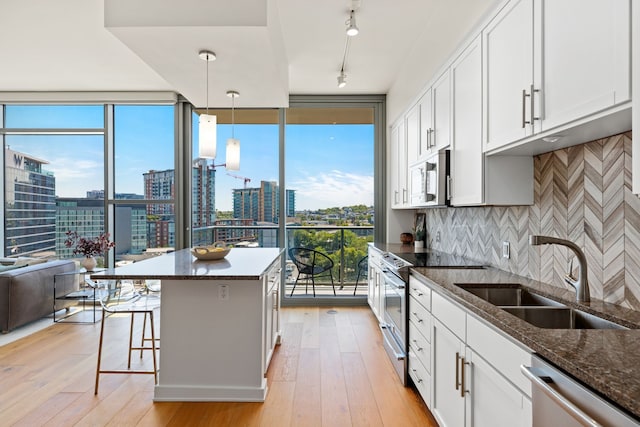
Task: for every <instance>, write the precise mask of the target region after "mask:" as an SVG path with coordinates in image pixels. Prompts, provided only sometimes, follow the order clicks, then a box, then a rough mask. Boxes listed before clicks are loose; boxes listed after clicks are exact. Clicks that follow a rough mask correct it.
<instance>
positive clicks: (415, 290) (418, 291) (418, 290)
mask: <svg viewBox="0 0 640 427" xmlns="http://www.w3.org/2000/svg"><path fill="white" fill-rule="evenodd" d="M412 289H413V291H414V292H415V293H416V294H417V295H418V296H419V297H421V296H422V295H424V294H423V293H422V292H420V289H418V288H412Z"/></svg>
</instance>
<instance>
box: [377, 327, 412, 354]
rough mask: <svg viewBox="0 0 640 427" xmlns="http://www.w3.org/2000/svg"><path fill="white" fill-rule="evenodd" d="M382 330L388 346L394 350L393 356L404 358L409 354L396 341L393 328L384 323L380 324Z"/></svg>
mask: <svg viewBox="0 0 640 427" xmlns="http://www.w3.org/2000/svg"><path fill="white" fill-rule="evenodd" d="M380 331H381V332H382V337H383V338H384V341H385V343H386V344H387V347H388V348H389V349H390V350H391V351H392V352H393V357H395V358H396V359H397V360H404V359H405V358H406V357H407V355H406V353H405V352H404V351H403V350H402V349H401V348H400V346H399V345H398V343H397V342H396V339H395V338H394V337H393V334H392V333H391V329H389V328H388V327H386V326H384V325H380Z"/></svg>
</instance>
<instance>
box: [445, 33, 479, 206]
mask: <svg viewBox="0 0 640 427" xmlns="http://www.w3.org/2000/svg"><path fill="white" fill-rule="evenodd" d="M451 80H452V81H453V84H452V91H453V94H452V98H453V144H452V146H451V186H452V188H451V204H452V205H470V204H481V203H483V201H484V198H483V193H484V191H483V184H484V179H483V167H482V166H483V161H482V160H483V158H484V153H483V151H482V50H481V44H480V40H479V38H478V39H476V40H475V41H474V42H473V43H472V44H471V45H470V46H469V47H468V48H467V49H466V50H465V51H464V52H463V53H462V54H461V55H460V57H458V59H456V61H455V62H454V63H453V65H451Z"/></svg>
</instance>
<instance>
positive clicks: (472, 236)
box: [421, 132, 640, 310]
mask: <svg viewBox="0 0 640 427" xmlns="http://www.w3.org/2000/svg"><path fill="white" fill-rule="evenodd" d="M534 171H535V172H534V173H535V177H534V205H533V206H508V207H504V206H488V207H469V208H447V209H425V210H422V211H421V212H426V214H427V244H428V245H429V247H431V248H433V249H436V250H440V251H444V252H449V253H455V254H459V255H465V256H467V257H469V258H471V259H474V260H477V261H480V262H483V263H485V264H488V265H491V266H494V267H497V268H500V269H502V270H506V271H510V272H513V273H516V274H519V275H522V276H527V277H531V278H533V279H537V280H541V281H543V282H547V283H551V284H554V285H557V286H568V285H565V284H564V281H563V277H564V275H565V274H566V272H567V271H568V268H569V263H570V262H571V258H573V253H572V252H570V251H568V250H567V249H566V248H564V247H562V246H558V245H543V246H530V245H529V242H528V236H529V234H543V235H549V236H555V237H559V238H562V239H568V240H571V241H573V242H575V243H577V244H578V245H579V246H580V247H581V248H582V249H583V250H584V252H585V255H586V257H587V265H588V278H589V283H590V288H591V295H592V296H593V297H595V298H598V299H603V300H605V301H608V302H611V303H615V304H619V305H623V306H627V307H632V308H635V309H639V310H640V198H638V197H637V196H635V195H634V194H633V193H632V192H631V132H627V133H623V134H620V135H614V136H611V137H608V138H604V139H599V140H597V141H592V142H589V143H586V144H582V145H578V146H574V147H569V148H565V149H562V150H557V151H553V152H550V153H545V154H541V155H539V156H536V157H534ZM438 232H440V236H441V238H440V241H437V239H436V238H435V237H436V236H437V233H438ZM503 241H508V242H509V243H510V246H511V257H510V259H504V258H502V242H503ZM576 269H577V262H575V260H574V262H573V270H574V273H575V272H576Z"/></svg>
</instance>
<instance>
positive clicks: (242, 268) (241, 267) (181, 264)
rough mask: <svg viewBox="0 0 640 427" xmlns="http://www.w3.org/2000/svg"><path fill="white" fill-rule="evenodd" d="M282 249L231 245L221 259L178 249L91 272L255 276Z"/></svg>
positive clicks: (102, 275) (123, 276)
mask: <svg viewBox="0 0 640 427" xmlns="http://www.w3.org/2000/svg"><path fill="white" fill-rule="evenodd" d="M281 253H282V249H278V248H232V249H231V251H229V254H227V256H226V257H225V258H223V259H221V260H216V261H200V260H198V259H197V258H196V257H195V256H193V255H192V254H191V249H181V250H178V251H175V252H170V253H168V254H164V255H160V256H157V257H153V258H148V259H145V260H143V261H139V262H135V263H132V264H128V265H124V266H122V267H116V268H109V269H107V270H105V271H101V272H98V273H95V274H92V275H91V278H92V279H94V280H100V279H112V280H118V279H172V280H257V279H259V278H260V277H261V276H262V275H264V274H265V273H266V271H267V270H268V268H269V267H270V266H271V265H272V264H273V262H274V260H276V259H278V256H279V255H280V254H281Z"/></svg>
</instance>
